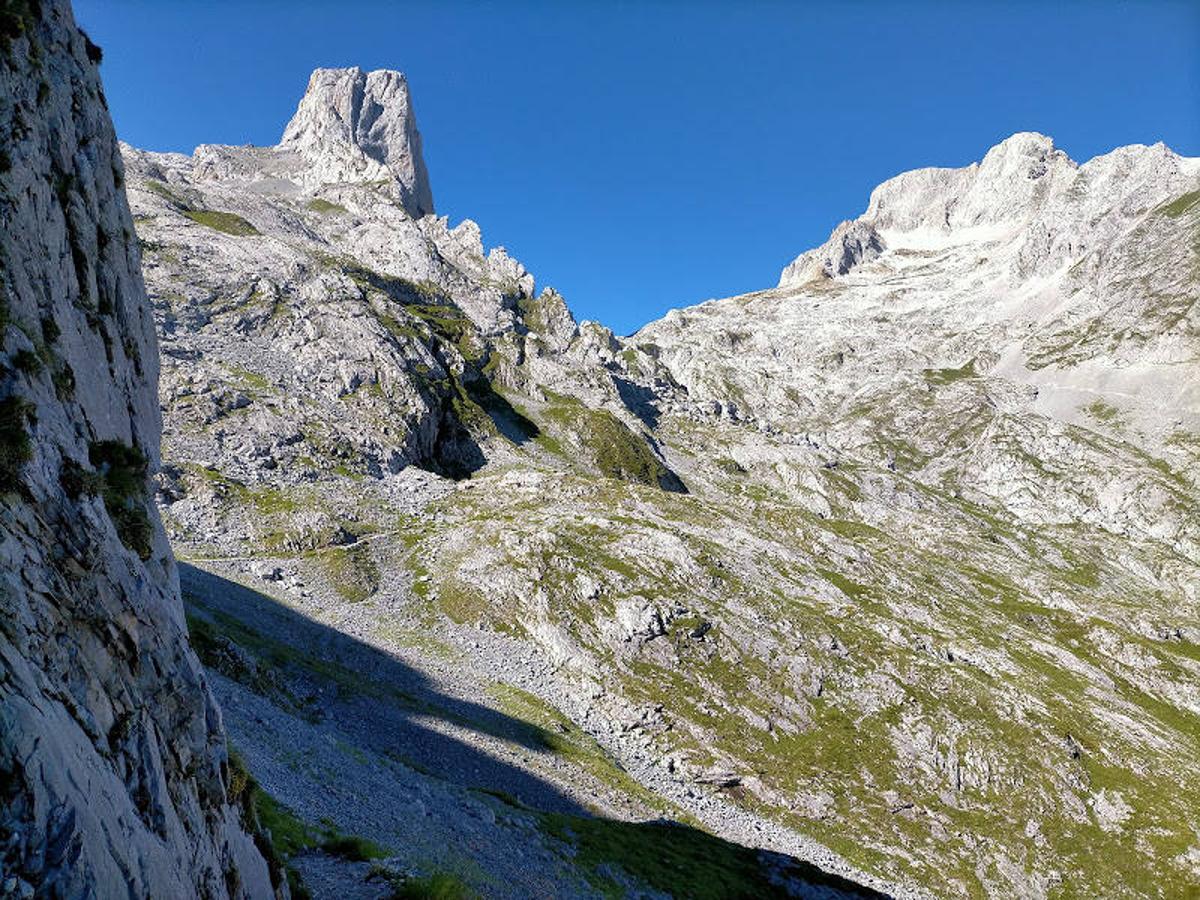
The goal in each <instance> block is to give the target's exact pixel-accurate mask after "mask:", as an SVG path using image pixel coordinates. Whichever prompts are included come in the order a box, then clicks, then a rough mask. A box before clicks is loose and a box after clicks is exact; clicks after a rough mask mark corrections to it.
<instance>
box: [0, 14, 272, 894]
mask: <svg viewBox="0 0 1200 900" xmlns="http://www.w3.org/2000/svg"><path fill="white" fill-rule="evenodd" d="M99 59H100V51H99V49H98V48H97V47H96V46H95V45H94V44H92V43H91V41H90V40H88V38H87V36H86V35H85V34H83V33H82V32H81V31H80V30H79V29H78V28H77V27H76V26H75V24H74V21H73V19H72V16H71V12H70V8H69V6H68V4H67V3H66V2H60V0H41V2H17V3H7V4H5V5H4V6H3V10H2V11H0V121H3V122H4V127H3V129H2V130H0V134H2V135H3V136H2V137H0V220H2V222H3V228H2V229H0V331H2V334H0V340H2V346H0V420H2V424H0V494H2V496H0V517H2V520H3V526H2V527H0V897H5V898H8V897H16V898H22V900H25V898H29V897H33V896H38V897H108V896H118V895H120V896H131V897H135V896H139V897H192V896H204V897H208V898H225V897H230V898H244V897H263V898H265V897H286V896H287V895H288V889H287V885H286V884H285V883H283V881H282V873H281V871H280V870H278V869H275V870H272V869H270V868H269V866H268V862H267V860H266V859H264V857H263V855H262V853H261V852H260V849H259V847H258V846H256V842H255V839H254V838H253V837H252V836H251V834H250V833H249V832H248V831H247V825H246V824H244V819H243V809H242V808H241V807H240V806H239V805H238V803H237V801H236V798H235V797H234V793H235V792H234V790H233V789H232V781H231V772H230V767H229V765H228V759H227V755H226V748H225V735H224V730H223V727H222V722H221V714H220V711H219V709H218V707H217V705H216V702H215V700H214V699H213V695H212V693H211V692H210V690H209V686H208V680H207V678H206V676H205V674H204V672H203V671H202V669H201V667H200V664H199V662H198V661H197V659H196V656H195V654H194V653H193V652H192V651H191V649H190V648H189V646H188V642H187V632H186V626H185V623H184V617H183V609H182V604H181V602H180V597H179V585H178V577H177V573H176V567H175V560H174V557H173V556H172V553H171V548H170V546H169V544H168V543H167V539H166V536H165V534H164V533H163V529H162V525H161V522H160V519H159V515H158V512H157V510H156V509H155V506H154V502H153V490H152V488H151V485H150V480H149V479H150V477H151V476H152V475H153V473H154V471H155V469H156V468H157V466H158V461H159V432H160V426H161V420H160V414H159V407H158V398H157V396H156V388H157V379H158V351H157V347H156V342H155V334H154V319H153V316H152V314H151V309H150V306H149V304H148V303H147V302H146V295H145V290H144V288H143V284H142V278H141V274H140V271H139V255H138V249H137V243H136V238H135V234H134V227H133V221H132V219H131V217H130V214H129V209H128V205H127V204H126V201H125V196H124V191H123V179H124V167H123V164H122V162H121V158H120V154H119V152H118V148H117V142H116V138H115V136H114V134H113V130H112V124H111V122H110V120H109V116H108V111H107V108H106V106H105V101H104V96H103V94H102V92H101V87H100V80H99V76H98V73H97V63H98V62H99ZM264 846H269V845H264Z"/></svg>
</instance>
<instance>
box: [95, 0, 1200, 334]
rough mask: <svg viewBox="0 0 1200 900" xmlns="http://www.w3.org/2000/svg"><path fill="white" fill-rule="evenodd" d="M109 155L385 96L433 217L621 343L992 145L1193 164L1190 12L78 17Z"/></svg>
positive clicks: (139, 13)
mask: <svg viewBox="0 0 1200 900" xmlns="http://www.w3.org/2000/svg"><path fill="white" fill-rule="evenodd" d="M75 8H76V16H77V18H78V19H79V21H80V23H81V24H82V25H83V26H84V27H85V28H86V29H87V30H88V31H89V32H90V34H91V36H92V38H93V39H94V40H96V42H97V43H99V44H100V45H101V46H102V47H103V48H104V51H105V53H104V63H103V66H102V69H101V72H102V74H103V76H104V81H105V86H106V89H107V93H108V99H109V105H110V107H111V109H112V112H113V116H114V118H115V120H116V124H117V131H118V133H119V134H120V136H121V137H122V138H123V139H124V140H127V141H129V142H130V143H132V144H134V145H136V146H139V147H143V148H146V149H154V150H180V151H185V152H190V151H191V149H192V148H193V147H194V146H195V145H196V144H198V143H205V142H214V143H232V144H242V143H254V144H273V143H275V142H276V141H277V140H278V139H279V135H280V133H281V132H282V130H283V126H284V124H285V123H286V122H287V120H288V118H289V117H290V116H291V114H292V112H293V110H294V109H295V106H296V102H297V101H298V100H299V98H300V95H301V93H302V92H303V90H304V86H305V84H306V81H307V78H308V73H309V71H310V70H311V69H313V68H314V67H316V66H350V65H358V66H362V67H363V68H367V69H371V68H395V69H401V70H403V71H405V72H406V73H407V74H408V77H409V82H410V84H411V86H412V89H413V91H414V98H415V106H416V111H417V119H418V123H419V125H420V128H421V132H422V135H423V137H424V141H425V158H426V162H427V163H428V166H429V171H430V176H431V179H432V181H433V194H434V202H435V204H436V205H437V208H438V212H439V213H441V214H443V215H449V216H450V218H451V220H452V221H453V222H456V221H458V220H459V219H462V218H464V217H469V218H472V219H475V220H476V221H478V222H479V224H480V226H481V227H482V228H483V233H484V241H485V243H486V244H488V245H495V244H501V245H504V246H505V247H507V248H508V250H509V252H510V253H512V254H513V255H514V256H516V257H517V258H518V259H520V260H521V261H522V262H524V263H525V265H526V266H527V267H528V268H529V269H530V270H531V271H532V272H533V273H534V274H535V276H536V277H537V279H538V283H539V285H546V284H550V285H553V286H554V287H556V288H558V289H559V290H561V291H562V292H563V294H564V295H565V296H566V297H567V300H568V303H569V304H570V305H571V307H572V309H573V310H574V311H575V313H576V315H577V316H579V317H581V318H592V319H598V320H600V321H601V322H604V323H605V324H607V325H609V326H611V327H613V328H614V329H615V330H617V331H618V332H628V331H631V330H633V329H634V328H636V327H638V326H639V325H641V324H643V323H645V322H647V321H649V320H651V319H654V318H657V317H658V316H660V315H661V314H662V313H663V312H664V311H666V310H667V309H669V308H671V307H673V306H681V305H684V304H689V303H695V302H699V301H701V300H704V299H707V298H709V297H719V296H727V295H731V294H737V293H741V292H744V291H748V290H754V289H758V288H763V287H768V286H771V285H773V284H774V283H775V280H776V278H777V277H778V273H779V269H780V268H782V266H783V265H784V264H785V263H786V262H788V261H789V260H790V259H791V258H792V257H794V256H795V255H796V254H798V253H800V252H801V251H803V250H805V249H807V248H809V247H811V246H814V245H816V244H818V243H820V242H822V241H823V240H824V239H825V238H826V237H827V235H828V233H829V230H830V228H832V227H833V226H834V225H836V224H837V223H838V222H839V221H840V220H842V219H846V218H852V217H854V216H856V215H858V214H859V213H860V212H862V210H863V209H864V208H865V207H866V202H867V196H868V193H869V192H870V190H871V188H872V187H873V186H874V185H875V184H877V183H878V182H880V181H882V180H883V179H885V178H888V177H889V176H891V175H894V174H896V173H897V172H901V171H904V170H905V169H910V168H914V167H917V166H923V165H964V164H966V163H969V162H971V161H972V160H975V159H978V158H980V157H981V156H982V155H983V153H984V152H985V151H986V150H987V148H988V147H990V146H991V145H992V144H994V143H996V142H997V141H999V140H1001V139H1003V138H1004V137H1006V136H1007V135H1008V134H1010V133H1012V132H1014V131H1022V130H1035V131H1042V132H1044V133H1046V134H1049V135H1051V136H1052V137H1053V138H1054V139H1055V141H1056V142H1057V143H1058V145H1059V146H1060V147H1061V148H1063V149H1064V150H1066V151H1067V152H1068V153H1069V154H1070V155H1071V156H1072V157H1074V158H1075V159H1077V160H1080V161H1083V160H1086V159H1088V158H1090V157H1092V156H1094V155H1096V154H1098V153H1103V152H1106V151H1108V150H1110V149H1112V148H1113V147H1115V146H1119V145H1121V144H1127V143H1134V142H1140V143H1153V142H1155V141H1158V140H1162V141H1165V142H1166V143H1167V144H1168V145H1169V146H1171V147H1172V148H1173V149H1175V150H1176V151H1177V152H1180V153H1185V154H1187V155H1192V156H1196V155H1200V3H1198V2H1195V0H1190V2H1178V3H1168V2H1160V3H1154V2H1140V3H1104V2H1098V0H1097V2H1079V3H1069V2H1067V3H1061V2H1059V3H1042V2H1039V3H1017V2H1006V3H994V4H969V3H949V2H946V3H932V2H928V3H919V2H913V3H899V2H894V3H883V2H880V3H826V4H817V3H804V4H801V3H794V4H793V3H747V2H742V3H734V2H729V3H727V4H718V3H702V4H684V3H682V2H671V3H668V2H658V3H620V4H617V3H612V4H600V3H584V2H563V3H557V4H550V3H517V2H514V3H508V4H499V3H482V2H474V3H465V2H463V3H455V2H450V0H442V2H436V3H433V2H431V3H420V2H414V3H388V2H357V0H340V2H333V3H330V2H304V0H279V2H265V0H264V2H253V0H243V2H231V0H208V2H188V0H169V2H164V0H76V2H75Z"/></svg>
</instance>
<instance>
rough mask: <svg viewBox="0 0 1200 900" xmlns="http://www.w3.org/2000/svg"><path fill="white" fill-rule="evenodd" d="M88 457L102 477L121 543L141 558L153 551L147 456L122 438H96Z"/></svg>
mask: <svg viewBox="0 0 1200 900" xmlns="http://www.w3.org/2000/svg"><path fill="white" fill-rule="evenodd" d="M88 459H89V460H90V462H91V464H92V465H93V466H95V467H96V470H97V472H98V473H99V474H100V477H101V478H102V479H103V486H102V488H101V490H100V494H101V496H102V497H103V498H104V508H105V509H107V510H108V516H109V518H110V519H112V522H113V525H114V526H115V527H116V529H117V536H118V537H120V538H121V543H123V544H124V545H125V546H126V547H128V548H129V549H130V550H132V551H133V552H134V553H136V554H137V555H138V556H139V557H141V558H142V559H149V558H150V554H151V552H152V550H153V546H152V545H153V541H154V527H153V526H152V525H151V524H150V514H149V512H147V510H146V503H147V497H146V476H147V461H146V456H145V454H144V453H142V451H141V450H140V449H138V448H137V447H131V446H129V445H127V444H122V443H121V442H120V441H94V442H93V443H92V444H91V445H90V446H89V448H88Z"/></svg>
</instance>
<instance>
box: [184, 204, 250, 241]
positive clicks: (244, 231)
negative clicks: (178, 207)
mask: <svg viewBox="0 0 1200 900" xmlns="http://www.w3.org/2000/svg"><path fill="white" fill-rule="evenodd" d="M183 214H184V215H185V216H187V217H188V218H189V219H191V220H192V221H193V222H196V223H197V224H200V225H204V226H205V227H207V228H211V229H213V230H214V231H219V232H221V233H222V234H231V235H233V236H234V237H247V236H249V235H256V234H258V233H259V231H258V229H257V228H255V227H254V226H253V225H251V224H250V223H249V222H247V221H246V220H245V219H243V218H242V217H241V216H239V215H238V214H237V213H231V212H221V211H220V210H216V209H187V210H184V212H183Z"/></svg>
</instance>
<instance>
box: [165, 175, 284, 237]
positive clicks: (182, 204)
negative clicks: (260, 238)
mask: <svg viewBox="0 0 1200 900" xmlns="http://www.w3.org/2000/svg"><path fill="white" fill-rule="evenodd" d="M146 189H147V190H148V191H150V192H151V193H155V194H158V196H160V197H162V198H163V199H164V200H166V201H167V202H168V203H170V204H171V205H172V206H173V207H175V208H176V209H177V210H178V211H179V212H180V213H182V214H183V216H184V217H185V218H188V219H191V220H192V221H193V222H195V223H196V224H197V225H204V226H205V227H207V228H211V229H213V230H214V231H219V232H221V233H222V234H229V235H232V236H234V237H250V236H254V235H258V234H260V232H259V230H258V229H257V228H255V227H254V226H253V225H251V224H250V223H249V222H247V221H246V220H245V219H243V218H242V217H241V216H239V215H238V214H237V213H231V212H225V211H223V210H219V209H204V208H203V207H197V206H196V205H194V204H193V203H192V202H191V201H190V200H188V199H187V198H186V197H185V196H183V195H182V194H179V193H177V192H176V191H175V190H173V189H172V188H171V187H170V186H169V185H166V184H164V183H163V182H161V181H148V182H146Z"/></svg>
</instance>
